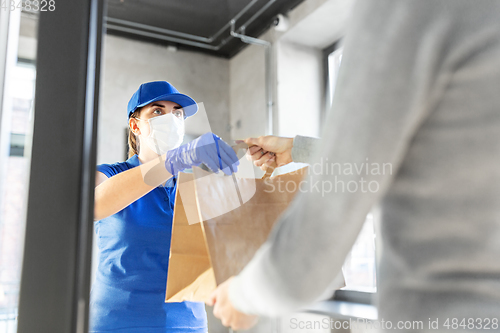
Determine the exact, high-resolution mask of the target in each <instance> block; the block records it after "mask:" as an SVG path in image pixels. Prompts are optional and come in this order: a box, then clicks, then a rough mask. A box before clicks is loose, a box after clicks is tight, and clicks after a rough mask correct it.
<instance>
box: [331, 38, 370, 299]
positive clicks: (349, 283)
mask: <svg viewBox="0 0 500 333" xmlns="http://www.w3.org/2000/svg"><path fill="white" fill-rule="evenodd" d="M342 52H343V48H342V47H339V48H336V49H335V50H333V51H332V52H331V53H329V54H328V96H329V100H328V103H329V105H328V106H329V107H330V106H331V105H332V101H333V95H334V93H335V83H336V81H337V77H338V73H339V69H340V64H341V62H342ZM374 216H375V215H374V214H372V213H370V214H368V216H367V218H366V221H365V224H364V226H363V229H362V230H361V232H360V233H359V236H358V239H357V240H356V243H354V246H353V247H352V250H351V252H350V253H349V254H348V255H347V258H346V261H345V262H344V266H343V267H342V271H343V272H344V277H345V280H346V287H345V288H344V289H347V290H356V291H362V292H376V291H377V284H376V282H377V281H376V267H375V266H376V265H375V263H376V259H375V231H374V219H375V217H374Z"/></svg>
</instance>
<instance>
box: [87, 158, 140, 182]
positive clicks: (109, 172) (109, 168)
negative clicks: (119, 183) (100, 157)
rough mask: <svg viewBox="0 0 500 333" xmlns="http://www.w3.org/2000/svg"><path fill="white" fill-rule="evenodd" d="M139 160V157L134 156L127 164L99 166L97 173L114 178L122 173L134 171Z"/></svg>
mask: <svg viewBox="0 0 500 333" xmlns="http://www.w3.org/2000/svg"><path fill="white" fill-rule="evenodd" d="M138 162H139V161H138V159H137V155H134V156H132V157H131V158H129V159H128V160H126V161H125V162H116V163H111V164H108V163H103V164H99V165H98V166H97V168H96V170H97V171H99V172H102V173H103V174H105V175H106V176H107V177H108V178H110V177H113V176H114V175H116V174H119V173H120V172H123V171H127V170H129V169H132V168H134V167H136V166H137V165H139V164H138Z"/></svg>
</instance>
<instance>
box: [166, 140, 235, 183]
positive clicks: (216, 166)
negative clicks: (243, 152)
mask: <svg viewBox="0 0 500 333" xmlns="http://www.w3.org/2000/svg"><path fill="white" fill-rule="evenodd" d="M201 163H204V164H205V165H206V166H207V167H208V168H209V169H210V170H212V171H213V172H218V171H219V170H222V171H223V172H224V173H225V174H226V175H230V174H231V173H233V172H236V171H237V166H238V165H239V164H240V161H239V160H238V156H236V153H235V152H234V150H233V148H231V147H230V146H229V145H228V144H227V143H225V142H224V141H222V139H221V138H219V137H218V136H217V135H215V134H213V133H210V132H208V133H205V134H203V135H202V136H200V137H199V138H197V139H195V140H193V141H191V142H189V143H186V144H185V145H182V146H180V147H179V148H175V149H172V150H169V151H168V152H167V154H166V160H165V168H167V170H168V171H169V172H170V173H171V174H172V175H174V176H175V175H177V173H178V172H179V171H183V170H185V169H189V168H191V167H193V166H198V165H200V164H201Z"/></svg>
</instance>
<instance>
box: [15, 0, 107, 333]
mask: <svg viewBox="0 0 500 333" xmlns="http://www.w3.org/2000/svg"><path fill="white" fill-rule="evenodd" d="M53 3H55V10H53V11H46V12H40V20H39V26H38V50H37V61H36V64H37V78H36V97H35V112H34V127H33V144H32V151H31V169H30V183H29V193H28V207H27V219H26V237H25V246H24V258H23V268H22V269H23V271H22V277H21V290H20V301H19V317H18V332H19V333H33V332H37V333H42V332H47V333H59V332H77V333H83V332H87V330H88V323H87V322H88V309H89V290H90V271H91V269H90V267H91V266H90V264H91V254H92V222H93V201H94V182H95V179H94V177H95V162H96V133H97V112H98V99H99V79H100V62H101V42H102V26H103V17H104V0H64V1H57V0H56V1H54V2H53ZM52 8H54V7H52Z"/></svg>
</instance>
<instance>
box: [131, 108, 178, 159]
mask: <svg viewBox="0 0 500 333" xmlns="http://www.w3.org/2000/svg"><path fill="white" fill-rule="evenodd" d="M137 119H138V118H137ZM139 120H141V119H139ZM148 123H149V135H148V136H147V137H146V138H144V141H145V142H146V144H147V145H148V147H149V148H151V150H152V151H154V152H155V153H156V154H158V155H163V154H165V153H166V152H167V151H169V150H171V149H174V148H177V147H179V146H180V145H181V143H182V140H183V139H184V118H182V117H181V118H178V117H176V116H174V115H173V114H171V113H167V114H165V115H162V116H158V117H153V118H150V119H148Z"/></svg>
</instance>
